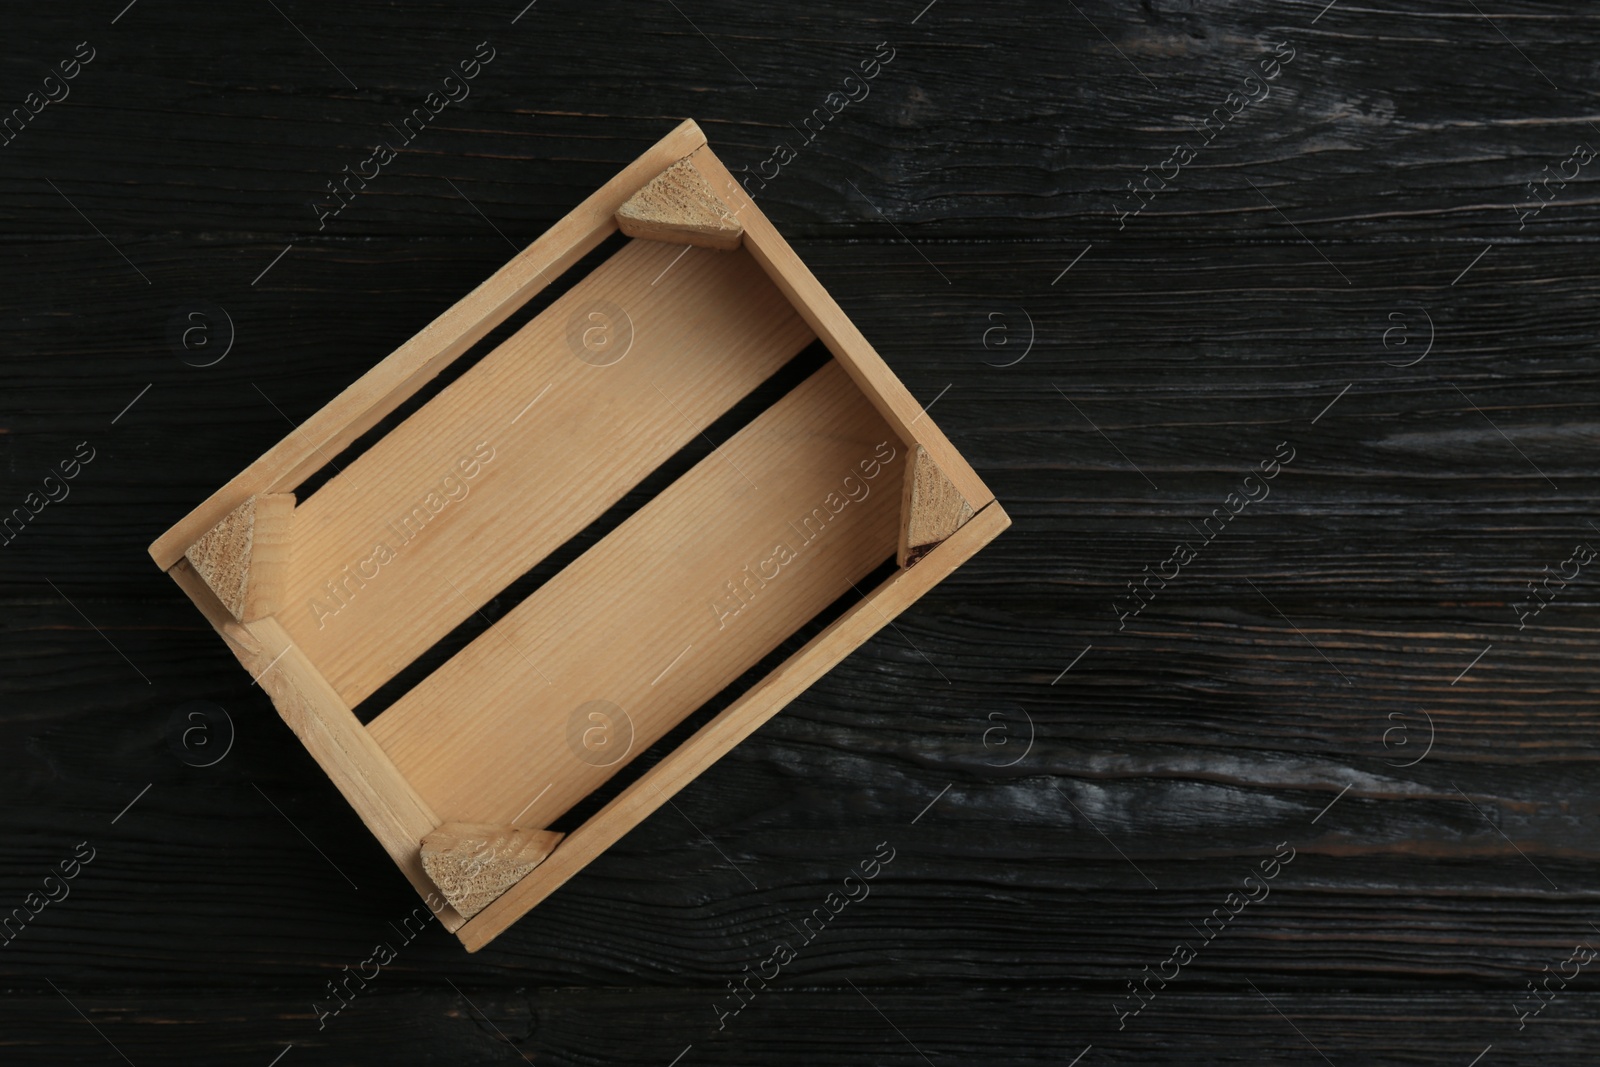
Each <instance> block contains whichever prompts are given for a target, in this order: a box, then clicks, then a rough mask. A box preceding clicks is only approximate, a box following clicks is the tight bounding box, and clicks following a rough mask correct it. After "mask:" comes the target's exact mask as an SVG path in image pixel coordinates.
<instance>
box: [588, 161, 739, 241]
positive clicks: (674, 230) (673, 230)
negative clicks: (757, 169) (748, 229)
mask: <svg viewBox="0 0 1600 1067" xmlns="http://www.w3.org/2000/svg"><path fill="white" fill-rule="evenodd" d="M617 227H618V228H619V229H620V230H622V232H623V233H625V234H627V235H628V236H629V237H643V238H645V239H646V240H650V241H666V242H669V243H671V244H680V245H699V246H700V247H701V248H715V249H719V250H721V251H724V252H730V251H732V250H733V249H735V248H738V247H739V244H740V242H741V241H743V240H744V226H742V225H741V224H740V222H739V220H738V219H737V218H735V217H734V216H733V215H732V214H731V213H730V212H729V211H728V205H727V204H725V203H724V202H723V201H722V198H721V197H719V196H718V195H717V193H716V190H715V189H713V188H712V186H711V183H710V182H708V181H707V180H706V178H705V175H703V174H701V173H700V172H699V171H698V170H696V169H695V165H694V161H693V159H691V158H685V159H680V160H678V162H676V163H674V164H673V165H672V166H670V167H668V168H667V169H666V170H664V171H662V172H661V173H660V174H658V175H656V176H655V178H654V179H652V180H651V181H650V182H648V183H647V184H646V185H645V186H644V187H643V188H641V189H640V190H639V191H638V192H636V193H634V194H633V196H631V197H629V198H628V201H627V203H625V204H623V205H622V207H620V208H618V209H617Z"/></svg>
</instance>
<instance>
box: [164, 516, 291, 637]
mask: <svg viewBox="0 0 1600 1067" xmlns="http://www.w3.org/2000/svg"><path fill="white" fill-rule="evenodd" d="M293 525H294V494H293V493H259V494H257V495H255V496H253V497H251V498H250V499H249V500H246V501H245V502H244V503H243V504H240V505H239V506H238V507H236V508H234V509H233V510H232V511H230V512H228V514H227V515H226V516H225V517H224V518H223V519H222V521H221V522H219V523H217V524H216V525H215V526H213V527H212V528H211V529H210V530H208V531H207V532H205V533H204V534H201V535H200V538H199V540H197V541H195V543H194V544H192V545H190V546H189V547H188V548H187V549H186V550H185V551H184V553H183V558H184V559H186V560H188V562H189V565H190V566H192V567H193V568H194V572H195V573H196V574H197V575H199V576H200V580H201V581H203V582H205V583H206V585H207V586H209V587H210V589H211V591H212V592H213V593H215V594H216V595H217V599H219V600H221V601H222V606H223V607H225V608H227V609H228V613H229V614H230V615H232V616H233V617H234V619H235V620H236V621H238V622H254V621H255V620H257V619H260V618H264V617H266V616H268V615H272V614H275V613H276V612H277V611H278V610H279V609H280V608H281V607H282V606H283V587H284V584H285V581H286V579H287V576H288V572H289V558H290V552H291V550H292V548H293Z"/></svg>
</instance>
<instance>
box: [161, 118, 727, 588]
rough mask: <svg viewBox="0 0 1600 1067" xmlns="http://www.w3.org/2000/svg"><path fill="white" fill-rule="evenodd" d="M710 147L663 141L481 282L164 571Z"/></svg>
mask: <svg viewBox="0 0 1600 1067" xmlns="http://www.w3.org/2000/svg"><path fill="white" fill-rule="evenodd" d="M703 144H705V135H704V134H703V133H702V132H701V131H700V127H699V126H697V125H695V123H694V122H692V121H688V120H686V121H684V122H683V123H681V124H680V125H679V126H678V127H677V128H676V129H674V130H673V131H672V132H671V133H669V134H667V136H665V137H663V138H662V139H661V140H660V141H658V142H656V143H655V144H654V145H653V146H651V147H650V148H649V149H648V150H647V151H646V152H645V153H644V154H643V155H641V156H640V157H639V158H638V159H636V160H634V162H633V163H631V164H629V165H628V166H627V167H626V168H625V169H623V170H622V172H621V173H619V174H618V175H617V176H616V177H614V178H612V179H611V180H610V181H609V182H607V183H606V184H605V185H602V186H601V187H600V188H599V189H597V190H596V191H595V192H594V193H592V194H590V196H589V197H588V198H587V199H586V200H584V201H583V203H581V204H579V205H578V206H577V207H576V208H574V209H573V210H572V211H571V212H570V213H568V214H567V215H566V217H564V218H563V219H562V220H561V221H560V222H558V223H556V224H555V225H554V226H552V227H551V228H550V229H549V230H548V231H546V232H545V233H544V235H543V236H541V237H540V238H539V239H538V240H536V241H534V242H533V243H532V244H531V245H529V246H528V247H527V248H525V249H523V250H522V251H521V252H520V253H518V254H517V255H516V256H515V257H513V258H512V260H511V261H510V262H509V263H507V264H506V265H505V266H503V267H501V268H500V269H499V270H497V271H496V272H495V273H494V274H492V275H491V276H490V277H489V278H488V279H487V280H485V281H484V282H483V284H481V285H479V286H478V287H477V288H476V289H474V290H473V291H472V292H470V293H468V294H467V295H466V296H464V297H462V298H461V299H460V300H459V301H457V302H456V303H455V304H454V305H452V306H451V308H450V309H449V310H448V311H446V312H445V313H444V314H442V315H440V316H439V317H438V318H437V319H434V320H433V322H431V323H429V324H428V325H427V326H426V327H424V328H423V330H422V331H421V332H420V333H418V334H417V335H416V336H414V337H412V338H411V339H410V340H409V341H407V342H406V343H405V344H403V345H401V346H400V347H399V348H398V349H396V350H395V351H394V353H393V354H391V355H390V356H389V357H388V358H386V359H385V360H383V361H382V362H381V363H379V364H378V365H377V366H375V367H373V368H372V369H371V370H369V371H367V373H365V374H363V375H362V376H361V377H360V378H358V379H356V381H355V382H353V383H352V384H351V385H350V386H349V387H348V388H346V389H345V390H344V391H343V392H342V393H340V394H339V395H338V396H337V397H335V398H334V399H333V400H332V401H331V402H329V403H328V404H327V406H325V407H323V408H322V409H321V410H320V411H318V412H317V413H316V414H315V415H313V416H311V418H309V419H307V420H306V421H305V422H304V423H303V424H301V425H300V427H299V428H298V429H296V431H295V432H294V433H292V434H290V435H289V436H288V437H286V438H284V439H283V440H282V441H280V442H278V443H277V444H276V445H274V446H273V447H272V448H270V449H268V451H267V452H266V454H265V455H263V456H262V457H261V458H260V459H258V460H256V461H255V462H254V463H252V464H251V465H250V466H249V467H247V468H246V469H245V470H244V471H242V472H241V473H239V474H238V475H236V476H234V477H233V478H232V479H231V480H230V481H229V482H228V484H227V485H225V486H223V487H222V488H221V489H219V490H217V491H216V492H215V493H213V494H211V496H210V497H208V498H207V499H206V501H205V502H204V503H202V504H200V505H199V506H198V507H196V508H195V509H194V510H193V511H191V512H190V513H189V514H188V515H186V516H184V518H183V519H181V520H180V521H179V522H178V523H177V524H176V525H174V526H173V527H172V528H171V529H169V530H168V531H167V532H166V533H164V534H162V535H161V536H160V537H159V538H157V539H156V540H155V542H154V543H153V544H152V545H151V546H150V556H151V558H152V559H154V560H155V561H156V565H157V566H159V567H160V568H161V569H162V570H166V569H168V568H170V567H171V566H172V565H173V564H174V563H176V562H177V561H178V559H179V558H180V557H181V556H182V555H183V552H184V550H185V549H187V548H188V547H189V546H190V545H191V544H193V543H194V542H195V540H196V539H197V538H199V536H200V535H201V534H203V533H205V532H206V531H207V530H209V529H211V528H212V527H213V526H215V525H216V524H217V523H218V522H220V521H222V518H223V516H225V515H226V514H228V512H230V511H232V510H233V509H234V508H236V507H238V506H239V505H240V504H242V503H244V501H245V500H247V499H249V498H250V497H252V496H254V495H256V494H257V493H286V492H292V491H293V490H294V489H295V488H296V487H298V486H299V484H300V483H301V482H302V481H304V480H305V479H306V478H307V477H308V476H310V475H311V474H312V473H313V472H314V471H316V470H317V469H319V468H320V467H321V466H322V465H323V464H324V463H326V462H327V461H328V458H329V457H331V456H336V455H338V454H339V453H340V452H342V451H343V450H344V449H345V447H346V446H348V445H349V444H350V443H351V442H352V441H354V440H355V439H356V438H358V437H360V436H361V435H362V434H363V433H365V432H367V431H368V430H370V429H371V428H372V427H373V426H375V425H377V423H378V421H379V420H380V419H382V418H383V417H384V416H385V415H387V414H389V413H390V412H391V411H393V410H394V409H395V408H397V407H398V406H400V405H401V404H402V403H404V402H405V400H406V399H407V398H408V397H410V396H411V395H412V394H413V393H415V392H416V391H417V390H418V389H420V388H421V387H422V386H423V385H424V384H426V383H427V382H428V381H429V380H431V379H432V378H433V376H434V375H436V374H438V373H439V371H441V370H442V369H444V368H445V367H447V366H449V365H450V363H451V362H452V361H454V360H455V359H456V358H457V357H458V356H460V355H461V354H462V353H463V352H465V351H467V349H469V348H471V347H472V346H473V345H474V344H476V343H477V342H478V341H479V340H480V339H482V338H483V337H484V335H486V334H487V333H488V332H489V331H490V330H492V329H494V328H495V327H496V326H498V325H499V324H500V323H501V322H503V321H505V319H506V317H507V316H509V315H510V314H511V313H512V312H513V311H515V310H516V309H517V308H519V307H521V306H522V304H523V303H525V302H526V301H527V300H528V298H529V297H531V296H533V295H534V294H535V293H537V292H539V290H541V289H543V288H544V287H545V286H546V285H548V284H549V283H550V281H551V280H552V279H553V278H556V277H558V276H559V275H560V274H561V272H562V271H564V270H566V269H567V268H568V267H570V266H571V265H572V264H574V263H576V262H577V261H578V260H580V259H582V258H583V257H584V256H585V255H586V254H588V252H589V251H590V250H591V249H593V248H594V247H595V246H596V245H598V244H599V243H600V242H601V241H603V240H605V239H606V237H608V236H609V235H610V234H611V233H612V232H614V231H615V229H616V220H615V218H614V216H615V214H616V211H617V209H618V208H619V207H621V206H622V204H623V203H624V202H625V201H626V200H627V199H628V198H629V197H631V196H632V195H633V194H634V192H636V191H637V190H638V189H639V187H640V186H642V185H644V184H645V183H646V182H648V181H650V180H651V179H652V178H654V177H655V176H656V175H657V174H659V173H661V171H663V170H665V169H666V168H667V167H669V166H671V165H672V164H673V163H674V162H675V161H677V160H678V159H681V158H682V157H684V156H686V155H688V154H689V153H690V152H693V151H694V150H695V149H696V148H698V147H700V146H701V145H703Z"/></svg>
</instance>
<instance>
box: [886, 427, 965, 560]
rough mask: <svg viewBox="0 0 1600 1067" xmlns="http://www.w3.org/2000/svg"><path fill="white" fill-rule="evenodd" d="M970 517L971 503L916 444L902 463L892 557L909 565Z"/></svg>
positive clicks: (922, 448)
mask: <svg viewBox="0 0 1600 1067" xmlns="http://www.w3.org/2000/svg"><path fill="white" fill-rule="evenodd" d="M970 518H972V505H971V504H969V503H967V499H966V497H964V496H962V495H961V493H960V492H959V491H958V490H957V489H956V487H955V486H953V485H951V484H950V479H949V478H946V477H945V476H944V471H942V470H940V469H939V465H938V464H937V463H935V462H934V461H933V457H932V456H930V455H928V450H927V449H926V448H924V447H923V446H922V445H917V446H916V451H915V452H914V453H913V455H912V456H911V459H910V461H909V462H908V463H907V464H906V476H905V486H904V495H903V496H902V497H901V504H900V548H899V551H898V552H897V553H896V555H895V559H896V561H897V562H898V563H899V564H900V566H902V567H906V566H910V565H911V564H913V563H915V562H916V561H917V560H918V559H920V558H921V557H922V556H923V555H925V554H926V553H927V551H928V549H930V548H932V547H933V546H934V545H936V544H938V543H939V542H940V541H943V540H944V539H945V538H946V537H949V536H950V535H951V534H953V533H955V532H956V531H957V530H959V529H960V528H961V524H962V523H964V522H966V521H967V520H968V519H970Z"/></svg>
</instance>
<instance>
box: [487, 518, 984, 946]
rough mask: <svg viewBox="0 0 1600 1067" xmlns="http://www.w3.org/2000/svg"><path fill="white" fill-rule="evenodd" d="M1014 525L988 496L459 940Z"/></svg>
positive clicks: (563, 871) (575, 862)
mask: <svg viewBox="0 0 1600 1067" xmlns="http://www.w3.org/2000/svg"><path fill="white" fill-rule="evenodd" d="M1010 525H1011V519H1010V517H1009V516H1007V515H1006V513H1005V511H1004V510H1003V509H1002V508H1001V507H1000V505H999V504H998V503H992V502H991V503H990V504H988V505H987V506H986V507H984V508H983V509H982V510H981V511H979V512H978V513H977V514H975V515H974V516H973V517H972V520H971V521H970V522H968V523H967V524H966V525H965V526H963V527H961V529H959V530H957V531H956V532H955V533H954V534H952V535H951V536H950V537H949V538H947V539H946V540H944V541H943V542H941V543H940V544H939V545H937V546H935V547H934V549H933V550H932V551H930V552H929V553H928V555H927V556H926V557H925V558H924V559H923V560H922V562H921V563H919V564H918V565H917V566H915V567H911V568H909V569H907V568H902V569H901V570H898V571H896V572H895V573H894V574H892V575H890V576H889V577H888V578H886V579H884V580H883V582H881V583H880V584H879V585H878V586H877V587H876V588H874V589H873V590H872V591H871V592H869V593H868V594H867V595H866V597H864V598H863V599H862V600H861V602H860V603H858V604H856V605H855V606H854V607H852V608H850V610H848V611H847V612H845V613H844V614H843V615H842V616H840V617H839V618H838V619H836V620H835V621H834V622H833V623H832V624H831V625H829V626H828V628H827V629H825V630H823V632H822V633H820V634H818V635H817V636H816V637H814V638H812V639H811V640H810V641H808V642H806V644H805V647H804V648H802V649H800V651H798V652H796V653H795V654H794V655H792V656H790V657H789V658H788V659H786V660H785V661H784V662H783V664H782V665H781V666H779V667H778V668H777V669H776V670H774V671H773V672H772V673H771V674H769V675H767V677H765V678H763V679H762V680H761V681H760V682H758V683H757V684H756V685H755V686H754V687H753V688H751V690H750V691H749V692H748V693H746V694H745V695H744V696H742V697H740V698H739V699H738V700H736V701H735V702H734V703H733V704H731V705H729V706H728V707H727V708H726V709H724V710H723V711H722V712H720V713H718V715H717V716H716V717H715V718H713V719H712V720H711V721H710V722H708V723H707V724H706V725H705V726H703V727H701V728H700V729H699V730H697V731H695V733H694V735H693V736H692V737H690V738H689V739H688V740H687V741H685V742H684V743H683V744H681V745H679V746H678V747H677V748H676V749H674V750H673V751H672V752H671V753H670V754H669V755H667V756H666V757H665V758H664V759H662V761H661V762H660V763H658V764H656V765H655V766H654V767H652V768H650V770H648V771H646V772H645V773H644V774H643V775H641V776H640V777H639V780H638V781H636V782H634V783H633V784H632V785H630V786H629V787H628V788H627V789H625V790H623V791H622V793H621V794H620V795H618V796H617V798H616V799H614V800H612V801H611V802H610V803H609V804H607V805H606V806H605V807H604V808H602V809H601V810H600V811H599V812H598V813H596V814H595V815H594V816H593V817H592V818H590V819H589V820H587V821H586V822H585V823H584V824H583V825H582V826H580V827H578V829H576V830H574V831H572V832H571V833H570V834H568V835H567V837H566V839H565V840H563V841H562V842H561V845H560V847H559V848H557V849H556V850H555V851H554V852H553V853H551V855H550V857H549V859H547V860H545V861H544V862H543V863H542V864H540V865H539V866H538V867H537V868H535V869H534V870H533V871H532V872H531V873H529V874H528V876H527V877H525V878H523V879H522V880H521V881H520V882H518V883H517V884H516V885H514V886H512V887H511V888H510V889H509V890H507V891H506V892H505V893H504V894H502V895H501V896H500V897H499V898H497V899H496V900H495V901H494V903H492V904H490V905H489V906H488V907H487V908H485V909H484V910H483V911H482V912H481V913H479V914H478V915H477V916H476V917H475V918H473V919H472V920H471V921H470V922H468V923H467V924H466V925H465V926H463V927H462V928H461V929H460V930H458V931H456V936H457V937H459V938H460V939H461V943H462V944H463V945H465V946H466V947H467V950H468V951H470V952H476V951H477V950H478V949H480V948H482V947H483V946H484V945H487V944H488V943H489V942H490V941H492V940H494V938H495V937H496V936H497V935H498V934H499V933H501V932H502V931H503V930H505V929H506V927H508V926H510V925H511V924H512V923H514V922H516V921H517V919H519V918H520V917H521V916H522V915H524V914H526V913H527V912H528V911H529V910H530V909H531V908H533V907H535V906H536V905H537V904H538V903H539V902H540V901H541V900H543V899H544V898H545V897H547V896H549V895H550V894H551V893H553V892H555V890H556V889H558V888H560V886H561V885H562V884H563V883H564V882H566V881H567V879H569V878H571V877H572V876H573V875H575V874H577V873H578V872H579V871H580V870H582V869H583V868H584V867H585V866H587V865H588V864H589V862H590V861H592V860H593V859H594V858H595V857H596V856H598V855H600V853H602V852H604V851H605V850H606V849H608V848H610V847H611V846H612V845H613V844H615V843H616V842H617V841H618V840H619V839H620V838H621V837H622V836H623V835H624V834H626V833H627V832H628V831H629V830H632V829H633V828H634V827H635V826H637V825H638V824H639V823H641V822H643V821H644V820H645V819H646V818H648V817H649V816H650V813H651V812H653V811H655V810H656V808H658V807H660V806H661V805H662V804H665V803H666V802H667V800H668V799H670V798H671V797H672V795H673V794H674V793H676V792H678V790H680V789H682V788H683V787H684V786H686V785H688V784H689V783H690V782H692V781H694V779H695V778H696V777H697V776H698V775H699V774H700V773H701V772H702V771H704V770H705V769H706V768H707V767H709V766H710V765H711V764H713V763H715V762H716V761H717V760H719V759H721V758H722V757H723V756H725V755H726V754H727V753H728V752H730V751H731V750H732V749H733V747H734V746H735V745H737V744H738V743H739V742H740V741H743V740H744V739H745V738H746V737H749V736H750V735H751V734H752V733H754V732H755V731H756V729H757V728H758V727H759V726H760V725H761V724H762V723H764V722H766V721H767V720H768V719H770V718H771V717H772V716H774V715H776V714H777V713H778V712H779V711H781V710H782V709H783V708H784V706H785V705H787V704H788V703H789V701H791V700H793V699H794V698H795V697H797V696H799V695H800V693H802V692H804V691H805V689H806V688H807V687H809V686H810V685H811V684H812V683H814V682H815V681H816V680H817V679H818V678H821V677H822V676H823V675H824V674H826V673H827V672H828V671H829V670H831V669H832V668H833V667H834V666H835V665H836V664H837V663H838V662H839V661H840V660H842V659H844V658H845V657H846V656H848V655H849V654H850V653H851V652H853V651H855V650H856V649H857V648H859V647H860V646H861V645H862V644H863V643H864V642H866V641H867V640H868V639H869V638H870V637H872V635H873V634H875V633H877V632H878V631H879V630H880V629H881V628H883V627H884V626H887V625H888V624H889V621H890V620H891V619H893V618H894V617H895V616H896V615H898V614H900V613H901V612H902V611H904V610H905V609H906V608H908V607H910V606H911V605H912V604H913V603H915V602H916V600H917V599H918V598H919V597H921V596H922V595H923V594H924V593H926V592H927V591H928V590H929V589H932V588H933V587H934V586H935V585H937V584H938V583H939V582H940V581H941V580H943V579H944V578H945V577H946V576H947V575H949V573H950V572H951V571H953V570H955V569H956V568H957V567H959V566H961V564H962V563H964V562H966V561H967V560H968V559H970V558H971V557H972V555H973V554H974V553H975V552H977V551H978V550H979V549H981V548H982V547H983V546H984V545H986V544H988V543H989V542H990V541H992V540H994V538H995V537H997V536H998V535H999V534H1000V532H1001V531H1002V530H1004V529H1005V528H1006V527H1007V526H1010Z"/></svg>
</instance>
